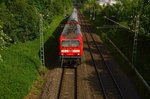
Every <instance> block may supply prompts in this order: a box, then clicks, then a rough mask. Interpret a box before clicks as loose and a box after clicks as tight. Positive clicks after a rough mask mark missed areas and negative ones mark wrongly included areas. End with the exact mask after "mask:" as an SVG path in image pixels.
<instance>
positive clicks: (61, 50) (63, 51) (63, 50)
mask: <svg viewBox="0 0 150 99" xmlns="http://www.w3.org/2000/svg"><path fill="white" fill-rule="evenodd" d="M61 52H69V51H68V50H61Z"/></svg>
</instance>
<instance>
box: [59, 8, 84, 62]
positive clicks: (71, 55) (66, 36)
mask: <svg viewBox="0 0 150 99" xmlns="http://www.w3.org/2000/svg"><path fill="white" fill-rule="evenodd" d="M59 49H60V52H59V57H60V61H61V63H71V62H77V63H78V64H81V60H82V54H83V38H82V33H81V27H80V24H79V21H78V12H77V9H76V8H74V9H73V12H72V14H71V16H70V17H69V19H68V21H67V23H66V24H65V27H64V29H63V31H62V33H61V35H60V38H59Z"/></svg>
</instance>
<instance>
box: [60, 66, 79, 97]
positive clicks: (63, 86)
mask: <svg viewBox="0 0 150 99" xmlns="http://www.w3.org/2000/svg"><path fill="white" fill-rule="evenodd" d="M62 69H63V70H62V76H61V81H60V86H59V92H58V99H77V68H62Z"/></svg>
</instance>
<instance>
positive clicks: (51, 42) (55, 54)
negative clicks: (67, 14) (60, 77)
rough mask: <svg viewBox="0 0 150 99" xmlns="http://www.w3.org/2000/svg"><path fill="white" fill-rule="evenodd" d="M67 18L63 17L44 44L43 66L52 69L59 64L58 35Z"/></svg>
mask: <svg viewBox="0 0 150 99" xmlns="http://www.w3.org/2000/svg"><path fill="white" fill-rule="evenodd" d="M67 19H68V18H66V19H64V20H63V21H62V22H61V23H60V25H59V26H58V27H57V28H56V30H55V31H54V32H53V33H52V35H51V36H50V37H49V39H48V40H47V41H46V42H45V44H44V48H45V50H44V52H45V66H46V67H47V68H49V69H53V68H56V67H58V66H59V37H60V34H61V33H62V31H63V28H64V25H65V22H66V21H67Z"/></svg>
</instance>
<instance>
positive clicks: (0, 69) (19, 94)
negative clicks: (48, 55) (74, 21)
mask: <svg viewBox="0 0 150 99" xmlns="http://www.w3.org/2000/svg"><path fill="white" fill-rule="evenodd" d="M62 19H63V18H62V17H61V16H58V17H56V18H55V19H54V20H53V22H52V23H51V25H50V26H49V28H48V29H47V32H46V34H45V36H44V38H45V41H46V40H47V39H48V38H49V36H50V35H51V34H52V32H54V30H55V29H56V27H57V26H58V25H59V23H60V22H61V21H62ZM0 53H1V54H2V58H3V62H0V99H21V98H23V97H24V96H25V95H26V94H27V93H28V91H29V90H30V88H31V86H32V83H33V81H34V80H35V79H36V77H37V76H38V73H39V67H40V59H39V55H38V53H39V39H36V40H34V41H28V42H26V43H20V44H16V45H13V46H11V47H10V48H9V49H7V50H3V51H0Z"/></svg>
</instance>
